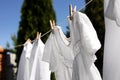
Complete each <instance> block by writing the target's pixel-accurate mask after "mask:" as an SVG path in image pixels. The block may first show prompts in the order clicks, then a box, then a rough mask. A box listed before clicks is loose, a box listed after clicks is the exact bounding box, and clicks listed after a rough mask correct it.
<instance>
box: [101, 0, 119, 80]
mask: <svg viewBox="0 0 120 80" xmlns="http://www.w3.org/2000/svg"><path fill="white" fill-rule="evenodd" d="M111 2H113V4H110V3H111ZM114 3H115V4H114ZM119 3H120V0H104V14H105V29H106V30H105V45H104V61H103V80H120V27H119V25H118V24H120V22H117V23H116V20H115V18H119V16H120V13H119V14H118V13H117V12H115V11H116V10H117V11H120V9H119V8H117V7H120V4H119ZM113 6H114V7H113ZM118 9H119V10H118ZM107 11H109V12H111V13H109V14H108V13H107ZM112 11H113V12H114V14H113V13H112ZM109 15H112V16H114V17H115V18H114V19H111V18H110V16H109ZM117 16H118V17H117ZM118 20H119V19H118Z"/></svg>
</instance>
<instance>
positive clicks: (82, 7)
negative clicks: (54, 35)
mask: <svg viewBox="0 0 120 80" xmlns="http://www.w3.org/2000/svg"><path fill="white" fill-rule="evenodd" d="M92 1H93V0H90V1H88V2H87V3H86V4H85V5H84V6H83V7H82V8H81V9H79V10H78V11H81V10H82V9H84V8H85V7H86V6H87V5H89V4H90V3H91V2H92ZM51 31H52V30H51V29H50V30H49V31H47V32H46V33H44V34H43V35H42V36H41V38H42V37H44V36H45V35H47V34H48V33H50V32H51ZM31 42H34V40H32V41H31ZM21 46H24V44H20V45H17V46H15V47H14V48H17V47H21Z"/></svg>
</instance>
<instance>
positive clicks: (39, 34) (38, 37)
mask: <svg viewBox="0 0 120 80" xmlns="http://www.w3.org/2000/svg"><path fill="white" fill-rule="evenodd" d="M40 38H41V33H39V32H37V36H36V40H39V39H40Z"/></svg>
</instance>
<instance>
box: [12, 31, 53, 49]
mask: <svg viewBox="0 0 120 80" xmlns="http://www.w3.org/2000/svg"><path fill="white" fill-rule="evenodd" d="M51 31H52V30H51V29H50V30H49V31H47V32H46V33H44V34H43V35H42V36H41V38H42V37H44V36H45V35H47V34H48V33H50V32H51ZM34 41H35V40H32V41H31V42H34ZM21 46H24V44H20V45H17V46H15V47H14V48H17V47H21Z"/></svg>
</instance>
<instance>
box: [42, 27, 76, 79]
mask: <svg viewBox="0 0 120 80" xmlns="http://www.w3.org/2000/svg"><path fill="white" fill-rule="evenodd" d="M66 39H67V38H66V37H65V35H64V33H63V32H62V30H61V28H60V27H58V26H56V27H55V29H54V34H53V33H51V34H50V36H49V38H48V40H47V42H46V43H45V51H44V55H43V60H44V61H46V62H48V63H50V70H51V71H52V72H55V77H56V80H71V79H72V64H73V59H74V55H73V51H72V48H71V45H70V44H69V42H68V41H67V40H66Z"/></svg>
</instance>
